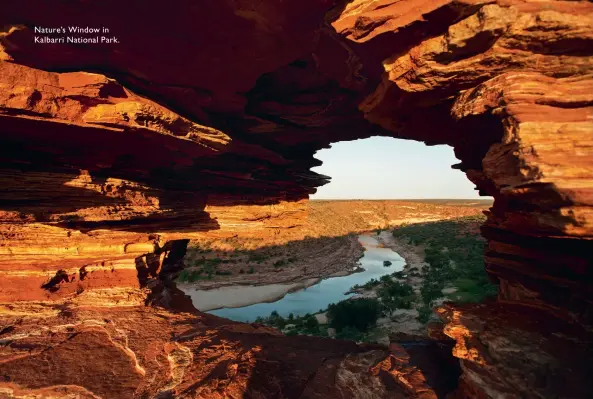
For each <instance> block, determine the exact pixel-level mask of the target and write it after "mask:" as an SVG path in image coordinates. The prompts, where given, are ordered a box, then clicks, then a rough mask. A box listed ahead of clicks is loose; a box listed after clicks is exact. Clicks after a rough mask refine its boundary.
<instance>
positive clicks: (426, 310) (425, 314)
mask: <svg viewBox="0 0 593 399" xmlns="http://www.w3.org/2000/svg"><path fill="white" fill-rule="evenodd" d="M417 310H418V317H417V319H418V321H419V322H420V323H422V324H425V323H428V320H430V317H431V316H432V313H433V312H432V308H431V307H430V306H421V307H419V308H418V309H417Z"/></svg>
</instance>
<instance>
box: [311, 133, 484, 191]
mask: <svg viewBox="0 0 593 399" xmlns="http://www.w3.org/2000/svg"><path fill="white" fill-rule="evenodd" d="M315 158H317V159H320V160H321V161H323V165H322V166H319V167H316V168H313V169H312V170H313V171H315V172H317V173H321V174H324V175H327V176H331V178H332V180H331V182H330V183H329V184H327V185H325V186H323V187H319V188H318V191H317V193H316V194H314V195H312V196H311V198H312V199H411V198H457V199H475V198H487V197H480V196H479V195H478V191H477V190H474V184H473V183H472V182H470V181H469V180H468V179H467V178H466V177H465V174H464V173H463V172H460V171H458V170H455V169H451V165H453V164H456V163H459V160H458V159H457V158H455V155H454V153H453V148H451V147H449V146H446V145H439V146H430V147H429V146H426V145H424V144H423V143H420V142H417V141H411V140H401V139H394V138H389V137H371V138H369V139H365V140H356V141H342V142H339V143H334V144H332V148H330V149H323V150H320V151H318V152H317V153H316V154H315Z"/></svg>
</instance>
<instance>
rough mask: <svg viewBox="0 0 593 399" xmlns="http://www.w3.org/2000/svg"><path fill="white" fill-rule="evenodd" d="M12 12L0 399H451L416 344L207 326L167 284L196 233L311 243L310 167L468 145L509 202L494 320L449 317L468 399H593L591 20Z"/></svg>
mask: <svg viewBox="0 0 593 399" xmlns="http://www.w3.org/2000/svg"><path fill="white" fill-rule="evenodd" d="M0 7H1V9H2V12H1V13H0V26H1V27H2V28H1V29H2V30H1V31H0V142H1V144H0V163H1V165H0V184H1V186H2V190H1V191H0V317H1V324H0V339H1V342H2V346H1V349H0V353H1V357H0V378H1V380H0V395H3V396H4V397H8V398H23V397H40V398H43V397H64V398H67V397H81V398H96V397H102V398H131V397H138V398H152V397H155V398H168V397H200V398H227V397H234V398H239V397H251V398H299V397H300V398H325V397H340V398H349V397H352V398H361V397H364V398H387V397H395V398H399V397H401V398H433V397H436V395H437V394H436V393H435V392H434V391H433V389H432V388H431V387H430V385H429V383H428V381H426V379H425V378H424V377H423V376H422V373H420V371H419V370H418V369H417V368H415V367H413V366H411V365H410V364H409V361H408V360H409V359H408V358H407V357H406V355H405V353H402V352H401V351H400V349H399V348H397V346H394V347H393V348H391V350H389V349H387V348H385V347H383V346H378V345H356V344H354V343H352V342H346V341H338V340H325V339H322V338H314V337H286V336H283V335H282V334H280V333H279V332H278V331H276V330H274V329H271V328H267V327H262V326H259V325H250V324H242V323H236V322H231V321H228V320H224V319H220V318H217V317H214V316H211V315H207V314H202V313H200V312H198V311H196V310H195V309H194V308H193V306H192V305H191V302H190V301H189V300H188V298H187V297H185V296H184V295H182V293H181V292H179V290H178V289H177V288H176V287H175V284H174V283H173V282H172V280H171V278H170V276H171V275H172V274H173V273H175V272H177V271H178V270H179V269H180V268H181V267H183V265H182V263H183V256H184V254H185V249H186V246H187V243H188V240H190V239H192V238H193V237H197V236H199V237H224V236H233V235H238V236H257V237H262V238H266V237H269V236H272V235H274V234H276V232H277V231H284V230H289V229H297V230H298V228H299V226H302V224H303V220H304V218H306V207H305V206H304V204H305V202H306V201H307V198H308V196H309V195H310V194H312V193H314V192H315V190H316V187H318V186H320V185H323V184H325V183H327V181H328V178H327V177H326V176H322V175H319V174H317V173H314V172H312V171H311V170H310V169H311V168H312V167H314V166H318V164H319V162H318V161H317V160H316V159H315V158H314V157H313V155H314V153H315V152H316V151H317V150H319V149H321V148H326V147H327V146H329V144H330V143H332V142H337V141H342V140H353V139H358V138H365V137H370V136H376V135H382V136H390V137H397V138H405V139H411V140H417V141H422V142H425V143H427V144H448V145H450V146H452V147H453V148H454V149H455V154H456V156H457V158H459V159H460V160H461V162H460V163H459V164H458V165H455V167H456V168H458V169H460V170H462V171H464V172H465V173H466V175H467V177H468V179H470V180H471V181H472V182H473V183H474V184H475V185H476V186H477V187H478V188H479V190H480V192H481V193H483V194H484V195H489V196H492V197H494V204H493V206H492V207H491V208H490V210H489V211H488V214H487V216H488V218H487V221H486V223H485V224H484V225H483V226H482V228H481V232H482V234H483V236H484V237H485V238H486V239H487V242H488V244H487V249H486V252H485V255H484V256H485V263H486V270H487V272H488V273H489V275H490V276H491V278H492V279H493V280H494V281H496V282H497V283H498V284H499V292H498V297H497V299H496V301H491V302H486V303H482V304H474V305H444V306H442V307H441V308H439V309H438V310H437V312H438V313H439V315H440V317H441V318H442V320H443V322H444V328H443V329H442V332H435V334H437V335H438V334H441V333H444V335H446V336H448V337H449V338H451V339H454V340H455V341H456V345H455V347H454V349H453V355H454V356H456V357H457V358H459V361H460V364H461V369H462V374H461V377H460V379H459V384H458V387H457V389H456V390H455V392H453V393H452V394H451V395H452V397H456V398H501V397H503V398H515V397H516V398H523V397H526V398H556V397H558V398H587V397H591V395H593V392H592V387H591V381H592V377H593V375H592V374H591V373H592V372H591V367H590V366H591V363H592V362H591V360H592V359H593V356H592V352H591V350H592V349H591V348H593V339H592V325H593V306H592V303H593V265H592V258H593V257H592V255H591V254H593V207H592V206H593V3H591V2H588V1H546V0H541V1H534V0H488V1H483V0H458V1H452V0H430V1H429V0H400V1H393V0H378V1H370V0H352V1H347V2H346V1H332V0H301V1H292V2H291V1H281V0H269V1H265V2H261V1H251V0H233V1H219V0H216V1H214V0H205V1H200V2H196V1H190V0H186V1H184V0H179V1H175V2H163V1H157V0H153V1H138V0H130V1H123V2H122V1H117V2H116V1H114V0H105V1H102V2H87V1H71V2H47V1H41V0H27V1H18V2H17V1H9V2H6V4H2V5H1V6H0ZM36 26H37V27H59V26H100V27H107V28H108V29H109V32H110V34H111V35H114V36H115V37H117V38H118V41H119V43H97V44H88V45H80V44H67V43H55V44H51V43H47V44H40V43H35V42H34V36H35V32H34V29H35V27H36ZM157 28H158V29H157ZM139 37H142V39H141V40H139ZM427 116H428V117H427ZM394 173H405V171H394ZM91 360H92V367H90V361H91ZM329 381H331V384H330V383H328V382H329Z"/></svg>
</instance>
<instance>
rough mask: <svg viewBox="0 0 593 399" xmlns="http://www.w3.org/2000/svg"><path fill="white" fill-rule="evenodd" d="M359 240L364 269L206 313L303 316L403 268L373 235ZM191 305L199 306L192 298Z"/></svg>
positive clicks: (245, 318)
mask: <svg viewBox="0 0 593 399" xmlns="http://www.w3.org/2000/svg"><path fill="white" fill-rule="evenodd" d="M358 241H359V242H360V243H361V244H362V245H363V246H364V247H365V249H366V250H365V252H364V256H363V257H362V258H361V259H360V265H361V266H362V267H363V268H364V269H365V270H364V271H363V272H360V273H354V274H351V275H349V276H343V277H330V278H326V279H324V280H322V281H321V282H319V283H317V284H315V285H313V286H311V287H309V288H306V289H303V290H300V291H296V292H293V293H290V294H287V295H286V296H284V297H283V298H282V299H280V300H278V301H276V302H271V303H256V304H254V305H249V306H244V307H240V308H222V309H216V310H212V311H209V312H208V313H211V314H215V315H217V316H220V317H226V318H227V319H232V320H237V321H254V320H255V318H256V317H259V316H262V317H263V316H269V315H270V313H271V312H272V311H274V310H275V311H277V312H278V313H279V314H280V315H281V316H283V317H287V316H288V315H289V314H290V313H293V314H294V315H295V316H302V315H304V314H306V313H315V312H317V311H319V309H325V308H327V305H329V304H330V303H336V302H339V301H343V300H344V299H347V298H349V297H351V296H352V295H353V294H348V295H344V293H345V292H347V291H348V290H349V289H350V288H351V287H352V286H353V285H355V284H364V283H366V282H367V281H369V280H370V279H372V278H374V279H378V278H380V277H381V276H383V275H385V274H391V273H393V272H396V271H400V270H402V269H403V267H404V264H405V261H404V259H403V258H402V257H401V256H399V255H398V254H397V253H396V252H394V251H392V250H391V249H389V248H379V247H378V244H379V243H378V241H377V240H376V239H375V238H374V237H373V236H370V235H366V234H363V235H360V236H359V237H358ZM385 260H388V261H391V263H392V264H391V266H388V267H385V266H383V261H385ZM234 288H238V287H234ZM258 288H260V289H261V288H263V287H258ZM245 289H253V287H252V286H251V287H249V286H247V287H245ZM213 291H216V290H213ZM213 294H214V293H213ZM194 305H195V306H196V307H197V308H198V309H199V308H200V306H199V304H198V303H196V302H195V301H194Z"/></svg>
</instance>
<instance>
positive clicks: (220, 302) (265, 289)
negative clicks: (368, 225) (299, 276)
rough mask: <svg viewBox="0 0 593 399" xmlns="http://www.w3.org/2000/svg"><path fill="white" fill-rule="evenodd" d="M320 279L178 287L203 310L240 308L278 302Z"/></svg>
mask: <svg viewBox="0 0 593 399" xmlns="http://www.w3.org/2000/svg"><path fill="white" fill-rule="evenodd" d="M319 281H320V279H318V278H310V279H306V280H303V281H299V282H295V283H292V284H269V285H265V286H253V285H250V286H245V285H235V286H227V287H220V288H218V289H215V290H207V291H205V290H196V289H195V286H194V285H193V284H179V285H178V287H179V289H181V290H182V291H183V292H185V293H186V294H187V295H189V296H190V297H191V299H192V302H193V303H194V305H195V306H196V307H197V308H198V309H199V310H200V311H202V312H207V311H210V310H214V309H220V308H240V307H243V306H248V305H252V304H254V303H269V302H276V301H278V300H280V299H282V298H283V297H284V296H285V295H286V294H289V293H291V292H294V291H298V290H302V289H304V288H308V287H311V286H312V285H315V284H317V283H318V282H319Z"/></svg>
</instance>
